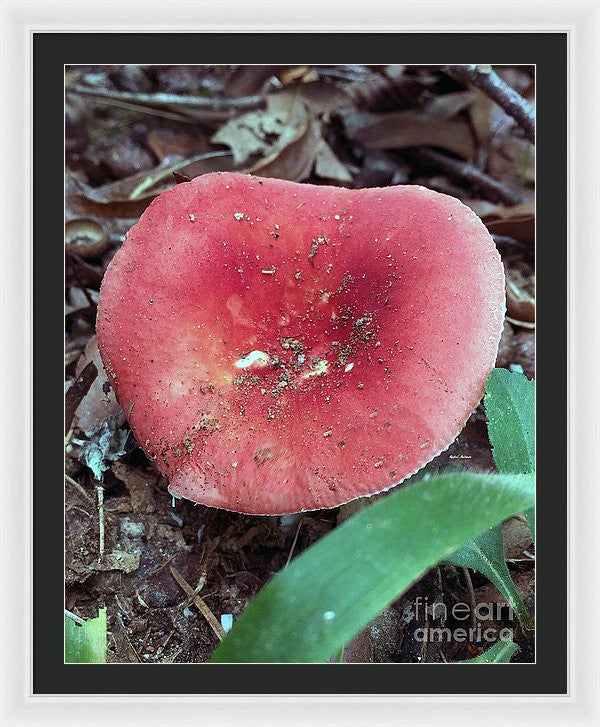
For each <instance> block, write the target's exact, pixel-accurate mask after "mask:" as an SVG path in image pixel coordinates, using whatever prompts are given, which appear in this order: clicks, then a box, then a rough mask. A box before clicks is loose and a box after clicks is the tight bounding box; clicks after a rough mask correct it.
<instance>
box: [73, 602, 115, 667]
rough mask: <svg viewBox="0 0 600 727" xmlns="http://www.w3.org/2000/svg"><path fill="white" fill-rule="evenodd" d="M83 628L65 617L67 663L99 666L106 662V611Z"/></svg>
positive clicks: (102, 610) (102, 609) (100, 612)
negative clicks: (98, 664)
mask: <svg viewBox="0 0 600 727" xmlns="http://www.w3.org/2000/svg"><path fill="white" fill-rule="evenodd" d="M98 614H99V615H98V618H92V619H90V620H89V621H86V622H85V623H84V624H83V626H80V625H78V624H76V623H75V622H74V621H73V620H72V619H71V618H69V617H68V616H65V663H66V664H97V663H104V662H105V661H106V609H105V608H101V609H100V610H99V612H98Z"/></svg>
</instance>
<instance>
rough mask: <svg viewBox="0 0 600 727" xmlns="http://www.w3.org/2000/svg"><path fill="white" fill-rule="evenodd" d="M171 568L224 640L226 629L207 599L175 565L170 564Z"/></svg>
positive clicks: (211, 625) (175, 576) (172, 573)
mask: <svg viewBox="0 0 600 727" xmlns="http://www.w3.org/2000/svg"><path fill="white" fill-rule="evenodd" d="M169 570H170V571H171V575H172V576H173V578H174V579H175V580H176V581H177V583H179V585H180V586H181V588H182V589H183V590H184V591H185V592H186V593H187V594H188V596H192V597H193V600H194V605H195V606H196V608H197V609H198V611H200V613H201V614H202V615H203V616H204V618H205V619H206V620H207V621H208V624H209V626H210V627H211V628H212V630H213V631H214V632H215V634H216V636H217V638H218V639H219V641H223V639H224V638H225V631H224V630H223V627H222V626H221V624H220V623H219V622H218V621H217V619H216V618H215V615H214V614H213V612H212V611H211V610H210V608H209V607H208V606H207V605H206V603H205V601H204V600H203V599H202V598H201V597H200V596H199V595H198V594H197V593H196V591H195V590H194V589H193V588H192V587H191V586H190V584H189V583H188V582H187V581H186V580H185V578H184V577H183V576H182V575H181V573H180V572H179V571H178V570H177V568H175V566H174V565H172V566H169Z"/></svg>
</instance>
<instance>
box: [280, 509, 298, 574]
mask: <svg viewBox="0 0 600 727" xmlns="http://www.w3.org/2000/svg"><path fill="white" fill-rule="evenodd" d="M301 525H302V518H300V520H298V527H297V528H296V534H295V535H294V542H293V543H292V547H291V548H290V552H289V555H288V557H287V560H286V562H285V565H284V566H283V567H284V568H287V567H288V565H289V564H290V561H291V560H292V555H293V554H294V548H295V547H296V543H297V542H298V534H299V533H300V526H301Z"/></svg>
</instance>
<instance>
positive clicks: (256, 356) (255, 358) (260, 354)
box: [235, 351, 271, 369]
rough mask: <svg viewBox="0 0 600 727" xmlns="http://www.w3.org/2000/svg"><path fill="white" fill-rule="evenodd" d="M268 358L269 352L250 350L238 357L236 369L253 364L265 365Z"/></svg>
mask: <svg viewBox="0 0 600 727" xmlns="http://www.w3.org/2000/svg"><path fill="white" fill-rule="evenodd" d="M270 360H271V359H270V357H269V354H268V353H265V352H264V351H250V353H249V354H248V355H247V356H246V357H244V358H240V359H238V360H237V361H236V362H235V366H236V368H238V369H247V368H248V367H249V366H254V365H255V364H256V365H257V366H266V365H267V364H268V363H269V361H270Z"/></svg>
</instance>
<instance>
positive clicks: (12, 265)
mask: <svg viewBox="0 0 600 727" xmlns="http://www.w3.org/2000/svg"><path fill="white" fill-rule="evenodd" d="M0 16H1V22H0V33H1V36H2V50H1V52H2V56H1V59H2V61H1V62H2V65H1V68H0V84H1V88H2V95H1V99H2V101H1V123H2V136H1V139H2V148H3V154H2V174H1V188H0V205H1V213H0V226H1V231H2V235H1V240H2V242H1V244H0V279H1V286H0V295H1V298H0V300H1V322H2V329H1V330H2V345H1V347H0V359H1V377H0V381H1V386H2V398H1V401H2V411H1V413H0V420H1V425H2V433H1V436H0V447H1V453H2V459H1V460H0V462H1V463H2V464H1V470H0V471H1V472H2V477H1V479H2V484H1V486H0V497H1V498H2V502H1V507H0V517H1V520H2V527H1V529H0V532H1V543H2V552H1V562H0V573H1V574H2V577H1V606H2V612H1V617H0V629H1V630H2V642H1V649H0V690H1V696H0V725H2V727H4V726H5V725H6V726H7V727H8V725H10V726H13V725H14V726H15V727H16V726H17V725H19V726H21V725H23V726H25V725H32V726H33V725H36V726H37V725H48V726H50V725H57V724H79V723H84V724H86V725H88V726H89V727H96V725H97V726H98V727H105V725H106V724H111V725H114V726H115V727H117V726H120V725H132V724H137V723H139V724H144V725H146V727H153V726H154V725H157V726H158V725H164V724H168V723H176V724H178V725H183V724H216V725H222V726H225V725H233V724H236V725H240V724H243V725H245V726H247V727H250V725H261V726H262V725H268V724H278V725H280V724H285V725H288V726H290V727H291V726H292V725H305V724H328V725H344V726H345V727H348V726H349V725H366V724H369V725H371V724H373V725H376V724H377V725H392V724H393V725H396V724H401V723H406V724H410V725H425V724H434V723H435V724H439V723H440V720H442V721H443V722H444V724H450V725H451V724H457V725H461V726H464V725H475V724H486V725H489V726H490V727H492V726H493V725H498V726H500V725H502V726H503V727H505V725H506V724H513V725H537V724H544V725H548V726H550V725H555V724H556V725H582V726H583V725H586V726H587V725H590V726H592V725H600V696H599V685H600V636H599V631H598V628H597V626H596V620H597V617H596V611H597V607H598V604H599V603H600V577H593V575H594V574H596V573H597V572H598V565H597V564H598V559H599V558H600V549H599V533H600V488H599V484H600V483H599V481H598V480H599V478H598V475H597V471H598V466H597V461H596V460H597V455H598V452H600V446H599V445H600V437H599V422H600V406H599V404H600V397H599V395H598V385H597V383H596V368H597V364H596V362H597V361H598V358H599V356H600V346H599V335H598V314H599V312H600V285H599V284H598V280H597V278H598V275H599V274H600V265H599V258H600V239H599V238H600V234H599V230H600V204H599V201H600V188H599V178H600V174H599V170H600V155H599V149H600V141H599V135H598V120H599V119H600V81H599V78H600V73H599V70H600V3H599V2H598V0H570V1H569V2H555V1H553V0H545V1H539V0H500V1H499V2H495V3H484V2H480V0H453V2H449V1H448V2H439V1H438V2H435V1H434V0H410V1H409V2H402V3H400V2H398V3H388V2H385V1H384V0H371V2H369V3H368V4H363V3H359V2H357V0H343V2H342V1H338V0H324V2H321V3H311V2H309V1H308V0H304V1H301V2H300V1H297V0H296V1H295V2H287V3H284V2H273V1H272V0H254V2H251V3H249V2H247V1H244V2H242V1H241V0H207V1H204V2H188V1H186V0H170V2H169V3H168V7H167V6H165V4H164V3H160V2H157V1H153V0H144V2H139V1H138V0H119V1H117V0H110V1H102V0H99V1H97V2H94V3H88V2H81V3H73V2H69V1H68V0H54V1H52V2H50V1H49V0H46V1H42V0H32V1H29V2H26V1H25V0H22V1H18V0H5V1H4V2H3V3H2V4H1V5H0ZM50 31H53V32H102V31H106V32H111V31H128V32H141V31H144V32H208V31H212V32H217V31H219V32H259V31H260V32H286V31H288V32H289V31H296V32H302V31H304V32H325V31H339V32H341V31H344V32H400V31H404V32H408V31H410V32H452V31H456V32H481V31H494V32H563V33H567V34H568V40H569V201H568V203H569V220H570V221H569V239H568V260H569V270H568V273H569V312H568V315H569V349H568V350H569V361H568V368H569V442H568V447H569V482H568V518H569V533H570V534H569V542H570V547H569V554H568V557H569V668H568V685H569V686H568V694H566V695H564V696H563V695H544V694H539V695H531V696H529V695H494V694H488V695H459V696H451V695H431V694H427V695H406V696H402V695H399V696H389V695H382V696H378V695H351V696H348V695H319V696H313V695H303V696H299V695H292V696H286V695H278V696H265V695H262V696H261V695H239V696H236V695H220V696H219V695H214V696H202V695H160V694H155V695H151V696H150V695H135V694H131V695H69V694H64V695H42V694H35V695H34V694H33V692H32V635H31V610H32V588H31V576H32V567H31V562H32V558H31V554H32V553H31V543H32V535H33V534H32V522H31V506H32V502H31V500H32V498H31V485H32V465H31V442H32V346H31V334H32V246H31V235H32V222H31V205H32V192H31V189H32V182H31V180H32V174H31V170H32V148H31V123H32V117H31V63H32V34H33V33H34V32H50ZM147 60H150V59H147ZM292 60H303V59H292ZM349 60H351V59H349ZM361 60H362V59H361ZM52 484H53V483H48V485H49V486H52ZM54 485H55V486H56V487H57V497H61V496H62V493H61V491H60V485H59V484H58V483H54ZM538 486H539V494H538V497H543V496H544V493H543V489H544V483H543V482H540V483H539V484H538ZM544 607H547V605H546V606H544ZM440 679H443V676H442V674H440ZM399 688H401V685H400V686H399ZM441 710H443V711H441Z"/></svg>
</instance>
